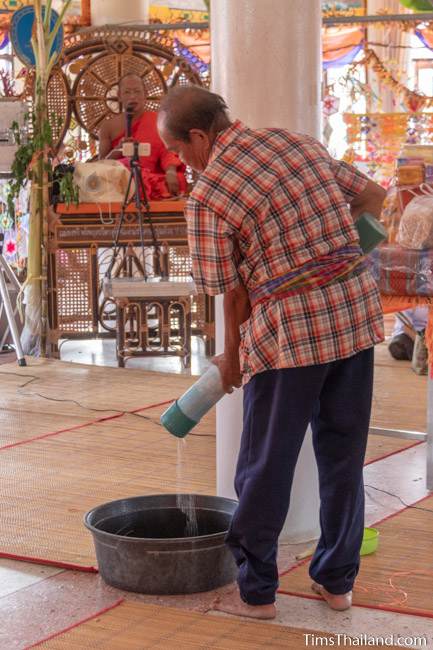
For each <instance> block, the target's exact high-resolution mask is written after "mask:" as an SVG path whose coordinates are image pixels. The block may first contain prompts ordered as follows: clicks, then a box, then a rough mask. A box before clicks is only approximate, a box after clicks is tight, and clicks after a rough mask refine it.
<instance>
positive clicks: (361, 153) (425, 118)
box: [343, 113, 433, 186]
mask: <svg viewBox="0 0 433 650" xmlns="http://www.w3.org/2000/svg"><path fill="white" fill-rule="evenodd" d="M343 118H344V122H345V124H346V125H347V136H346V137H347V144H348V151H347V152H346V155H345V159H346V160H347V157H349V156H350V157H351V161H352V162H355V163H358V164H361V165H362V167H363V168H365V170H366V171H367V173H368V174H369V175H370V176H371V177H372V178H373V179H374V180H375V181H376V182H379V183H381V184H382V185H384V186H387V185H388V184H389V182H390V180H391V179H392V178H393V176H394V171H395V169H394V168H395V161H396V159H397V158H398V155H399V152H400V151H401V149H402V146H403V145H404V144H406V143H411V144H432V143H433V113H368V114H354V113H345V114H344V115H343Z"/></svg>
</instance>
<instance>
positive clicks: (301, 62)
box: [211, 0, 322, 541]
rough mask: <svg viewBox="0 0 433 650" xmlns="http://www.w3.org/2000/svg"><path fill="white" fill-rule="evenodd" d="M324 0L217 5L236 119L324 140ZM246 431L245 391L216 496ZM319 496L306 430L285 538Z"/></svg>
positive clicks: (220, 428) (220, 59)
mask: <svg viewBox="0 0 433 650" xmlns="http://www.w3.org/2000/svg"><path fill="white" fill-rule="evenodd" d="M321 19H322V16H321V2H320V0H309V1H308V2H296V0H235V1H233V0H213V1H212V6H211V41H212V87H213V90H214V91H215V92H217V93H219V94H221V95H222V96H223V97H224V98H225V99H226V101H227V103H228V106H229V108H230V113H231V116H232V117H233V118H239V119H241V120H242V121H243V122H245V123H246V124H248V126H251V127H255V128H258V127H282V128H287V129H290V130H292V131H299V132H301V133H302V132H303V133H308V134H310V135H313V136H314V137H317V138H320V135H321V112H320V81H321ZM216 339H217V341H216V344H217V352H221V351H222V349H223V341H224V328H223V315H222V300H220V299H218V300H217V305H216ZM241 430H242V391H241V390H238V391H236V392H235V393H234V394H233V395H229V396H226V397H224V398H223V400H221V402H220V403H219V404H218V407H217V493H218V494H219V495H221V496H234V488H233V477H234V469H235V464H236V458H237V453H238V450H239V442H240V435H241ZM318 513H319V494H318V479H317V469H316V464H315V460H314V455H313V450H312V444H311V431H308V432H307V436H306V440H305V444H304V446H303V448H302V451H301V455H300V458H299V462H298V466H297V469H296V473H295V481H294V486H293V491H292V499H291V506H290V512H289V516H288V519H287V521H286V524H285V526H284V530H283V534H282V537H283V538H285V539H289V540H290V541H302V540H307V539H312V538H313V537H316V536H317V535H318V531H319V515H318Z"/></svg>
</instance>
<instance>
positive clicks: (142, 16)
mask: <svg viewBox="0 0 433 650" xmlns="http://www.w3.org/2000/svg"><path fill="white" fill-rule="evenodd" d="M91 16H92V25H94V26H95V27H97V26H100V25H117V24H127V23H148V22H149V0H127V2H121V0H91Z"/></svg>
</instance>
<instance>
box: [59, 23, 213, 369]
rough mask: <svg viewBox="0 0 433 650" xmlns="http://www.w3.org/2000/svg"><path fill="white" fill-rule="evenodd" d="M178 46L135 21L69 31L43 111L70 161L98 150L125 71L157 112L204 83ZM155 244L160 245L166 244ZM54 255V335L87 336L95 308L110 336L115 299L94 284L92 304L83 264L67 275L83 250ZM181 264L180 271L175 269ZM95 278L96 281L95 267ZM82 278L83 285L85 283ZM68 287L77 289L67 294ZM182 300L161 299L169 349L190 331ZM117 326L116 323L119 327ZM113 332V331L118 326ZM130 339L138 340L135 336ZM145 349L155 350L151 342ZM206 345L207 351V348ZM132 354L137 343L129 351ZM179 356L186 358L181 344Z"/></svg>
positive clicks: (128, 318)
mask: <svg viewBox="0 0 433 650" xmlns="http://www.w3.org/2000/svg"><path fill="white" fill-rule="evenodd" d="M180 48H181V46H180V45H179V44H178V43H177V42H175V41H172V40H171V39H170V38H169V37H168V36H167V35H166V33H164V32H159V31H155V30H153V29H152V30H149V29H146V28H141V27H121V26H119V27H118V26H108V27H102V28H91V29H87V30H83V31H81V32H78V33H74V34H70V35H68V36H67V37H66V39H65V47H64V51H63V54H62V58H61V60H60V61H59V64H58V66H57V67H56V68H55V70H54V72H53V74H52V76H51V79H50V81H49V88H48V105H49V114H50V116H51V122H52V129H53V133H54V134H55V139H56V141H57V145H56V146H57V149H60V147H61V145H63V147H64V151H66V154H67V155H69V156H70V158H71V160H73V159H74V158H75V159H77V158H78V159H81V160H86V159H90V158H91V157H93V156H94V155H95V154H96V153H97V140H98V133H99V129H100V127H101V124H102V122H103V121H104V120H105V119H107V118H108V119H109V118H110V116H114V115H115V114H116V113H118V112H119V111H120V110H121V106H120V105H119V100H118V83H119V80H120V78H121V77H122V76H123V75H124V74H125V73H128V72H134V73H136V74H138V75H139V76H140V77H141V78H142V79H143V83H144V86H145V89H146V97H147V99H146V108H147V109H148V110H157V109H158V106H159V101H160V99H161V97H162V96H163V95H164V94H165V93H166V92H167V90H168V89H169V88H171V87H173V86H176V85H179V84H181V85H186V84H191V83H192V84H198V85H207V82H208V75H207V72H206V71H204V72H203V69H204V66H203V65H200V69H199V68H198V67H197V68H194V67H192V66H191V65H190V64H189V63H188V61H186V60H185V59H184V58H183V57H182V56H180V55H179V54H178V51H179V49H180ZM160 243H161V244H162V245H163V246H164V245H166V243H165V242H160ZM105 251H106V248H105ZM128 252H129V253H130V252H131V246H129V247H128V246H125V247H124V250H123V255H127V254H128ZM58 253H59V254H57V255H56V254H55V255H54V261H53V262H52V263H53V264H54V266H55V269H54V271H53V273H52V274H51V276H52V277H53V278H55V279H56V286H53V287H51V291H53V292H55V293H56V300H55V304H56V307H57V313H56V315H55V321H56V323H55V328H54V329H55V332H54V334H53V337H52V338H56V336H57V338H58V337H59V336H62V337H65V338H67V337H68V336H80V335H81V336H82V335H86V333H87V332H86V325H85V321H86V318H87V320H88V321H89V319H91V317H92V316H91V315H92V314H95V313H98V314H99V326H100V327H98V329H100V330H101V331H104V330H105V331H106V332H111V333H112V334H114V331H115V329H116V328H115V322H116V317H115V304H113V301H107V299H106V298H105V297H104V296H103V294H102V291H101V286H100V284H99V285H98V286H99V289H98V291H97V294H98V304H97V305H95V304H90V303H91V301H92V296H93V302H94V301H95V293H96V292H95V288H94V287H91V286H89V283H91V281H92V280H91V278H92V273H91V272H88V273H87V272H86V270H84V269H83V272H82V273H81V276H80V277H81V279H82V281H81V282H79V283H74V282H72V281H71V280H72V278H70V277H68V269H70V268H71V267H75V266H76V264H75V258H77V259H78V258H79V259H80V260H81V261H82V259H83V250H82V249H81V248H76V249H74V248H72V247H70V248H68V249H62V251H59V252H58ZM104 255H105V258H106V253H104V249H103V248H101V249H99V251H97V257H98V258H100V259H101V258H104ZM84 257H86V259H87V258H88V259H89V264H90V258H91V257H92V255H89V254H87V255H84ZM184 258H185V250H184V249H183V250H182V253H181V259H180V258H178V255H177V253H176V249H175V248H173V247H172V248H170V251H169V254H168V255H167V260H168V263H169V269H168V270H169V274H170V275H173V276H175V275H176V276H179V275H181V276H184V275H187V274H188V273H189V271H188V272H187V271H186V268H187V266H188V264H187V262H186V261H185V259H184ZM127 267H128V268H129V271H128V272H127V273H129V274H131V270H130V269H131V266H130V265H128V264H120V265H119V267H118V268H119V269H125V268H127ZM180 268H182V270H183V271H184V272H183V273H179V269H180ZM124 273H125V271H124V270H123V271H122V270H121V271H120V274H124ZM93 280H94V281H95V278H94V273H93ZM96 281H97V282H99V280H96ZM83 282H84V284H85V285H86V286H83ZM71 291H72V293H74V292H75V293H77V294H80V295H77V296H71V295H70V294H71ZM83 301H84V302H83ZM184 301H185V299H184V297H179V300H177V301H174V300H172V304H170V305H166V307H167V309H168V311H169V312H170V313H172V317H171V322H172V323H173V330H174V331H173V341H174V343H173V346H174V348H175V347H176V343H175V342H176V340H177V339H178V332H179V330H182V331H187V330H188V329H189V327H187V326H186V325H185V324H184V323H183V321H182V322H180V321H179V319H181V320H182V318H183V317H182V314H183V313H184V310H183V309H182V310H181V309H179V304H180V303H182V304H183V302H184ZM69 303H71V304H69ZM78 304H79V305H81V311H82V312H83V316H82V317H79V318H77V313H76V309H75V308H74V305H78ZM134 309H135V307H134ZM167 309H166V310H165V311H167ZM156 311H157V310H156ZM192 311H193V331H195V332H196V333H201V334H206V335H207V336H208V339H209V327H208V328H207V330H205V324H204V322H203V321H202V318H203V312H204V302H203V299H201V298H199V299H198V300H197V299H196V300H195V304H194V305H193V308H192ZM122 312H123V313H124V314H125V324H126V323H127V322H129V323H131V322H132V320H133V314H132V312H131V313H129V312H128V310H124V309H123V307H122ZM151 315H152V314H151ZM142 320H143V319H142ZM89 322H90V321H89ZM117 323H118V321H117ZM156 327H157V328H158V327H159V325H158V324H157V325H156ZM117 329H119V328H118V325H117ZM134 329H135V328H134V326H132V325H131V326H129V328H128V327H124V328H122V331H123V332H125V334H123V335H122V336H128V331H131V332H133V331H134ZM94 330H95V328H94V327H93V328H91V327H89V328H88V335H91V332H92V333H93V335H94ZM117 336H119V333H118V332H117ZM176 336H177V339H176ZM145 338H146V337H145ZM131 345H136V344H135V343H134V342H133V343H131ZM188 345H189V343H188ZM119 346H120V348H121V349H122V350H124V349H126V348H127V347H128V344H127V341H126V340H122V341H121V342H120V343H119V344H118V349H119ZM173 346H172V347H173ZM165 347H167V346H165ZM149 351H150V350H143V353H146V354H148V353H149ZM151 351H152V353H157V351H156V349H155V346H153V347H152V348H151ZM208 351H210V352H211V349H209V346H208ZM166 352H167V350H165V353H166ZM136 353H137V349H135V355H134V356H136ZM161 353H164V350H161ZM182 355H183V356H185V346H183V353H182ZM188 357H189V351H188V353H187V354H186V358H188Z"/></svg>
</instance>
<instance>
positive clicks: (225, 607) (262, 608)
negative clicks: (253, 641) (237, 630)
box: [212, 591, 277, 620]
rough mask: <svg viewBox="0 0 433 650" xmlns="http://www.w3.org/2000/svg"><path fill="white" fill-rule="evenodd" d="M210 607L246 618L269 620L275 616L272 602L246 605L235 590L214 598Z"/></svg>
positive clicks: (275, 611) (275, 610) (275, 612)
mask: <svg viewBox="0 0 433 650" xmlns="http://www.w3.org/2000/svg"><path fill="white" fill-rule="evenodd" d="M212 609H216V610H218V611H219V612H225V613H226V614H233V615H234V616H247V617H248V618H258V619H261V620H269V619H271V618H275V617H276V615H277V609H276V607H275V605H274V603H271V604H270V605H248V603H244V601H243V600H242V598H241V597H240V595H239V592H237V591H235V592H234V593H231V594H227V595H225V596H222V597H218V598H216V599H215V600H214V602H213V605H212Z"/></svg>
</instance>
